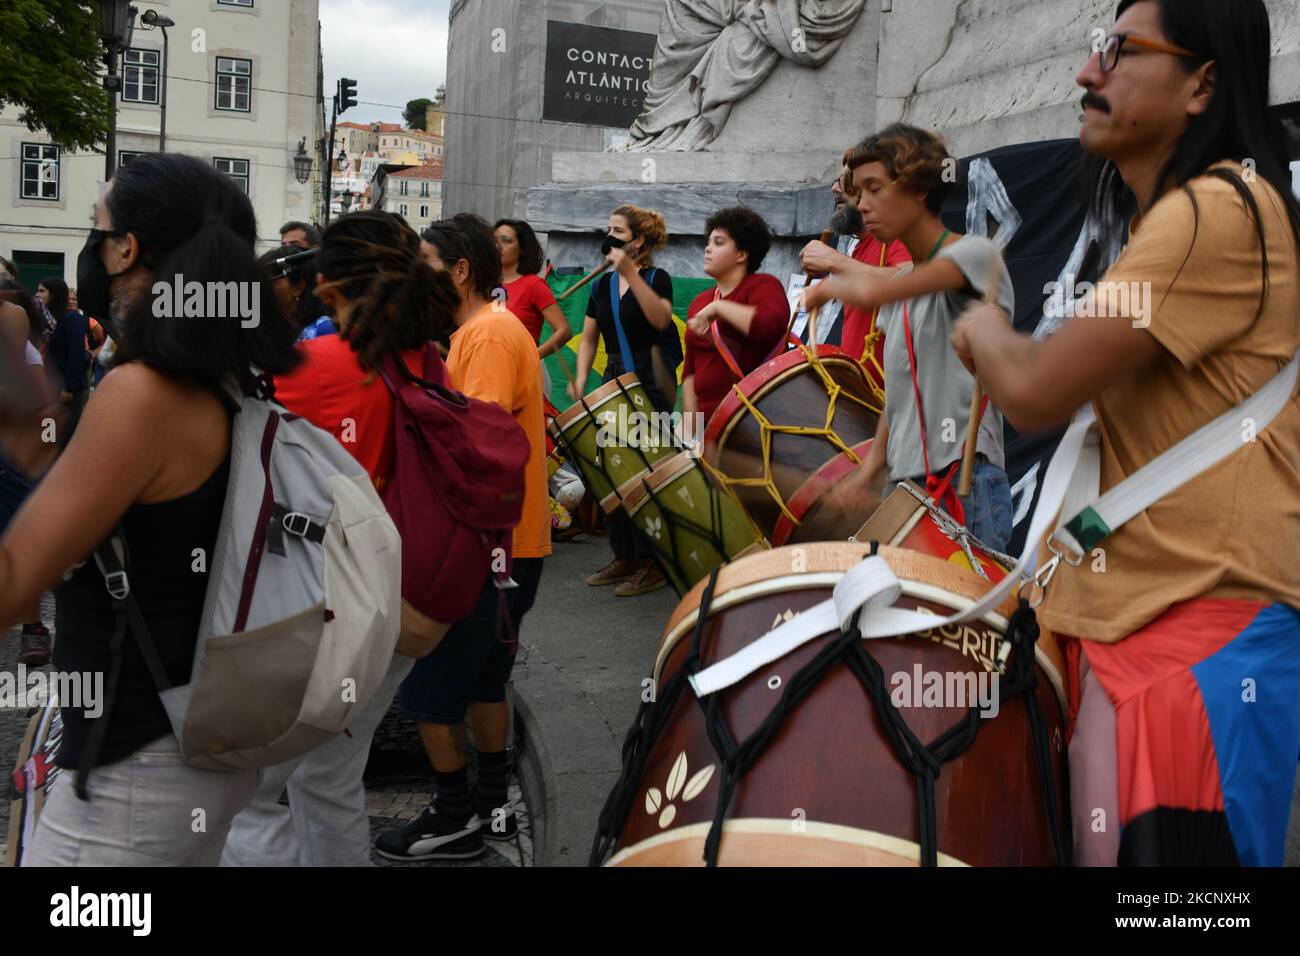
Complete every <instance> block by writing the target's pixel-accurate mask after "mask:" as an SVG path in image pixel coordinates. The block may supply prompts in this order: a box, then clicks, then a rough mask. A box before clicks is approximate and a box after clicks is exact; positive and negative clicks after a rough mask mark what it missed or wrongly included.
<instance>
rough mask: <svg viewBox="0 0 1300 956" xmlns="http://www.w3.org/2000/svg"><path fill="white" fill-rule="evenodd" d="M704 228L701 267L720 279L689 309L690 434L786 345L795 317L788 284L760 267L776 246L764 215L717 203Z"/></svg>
mask: <svg viewBox="0 0 1300 956" xmlns="http://www.w3.org/2000/svg"><path fill="white" fill-rule="evenodd" d="M704 232H705V234H706V235H707V236H708V241H707V243H706V244H705V246H704V274H705V275H707V276H708V277H709V278H711V279H713V280H714V281H716V282H717V285H716V286H715V287H714V288H712V289H706V290H705V291H703V292H701V293H700V294H699V295H698V296H696V297H695V301H694V302H692V303H691V306H690V309H688V310H687V313H686V316H687V318H686V330H687V331H686V363H685V365H684V366H683V367H682V419H683V421H684V422H685V423H686V426H685V428H684V432H685V434H686V436H687V437H688V438H703V430H702V429H699V430H696V429H695V424H696V422H695V416H696V415H697V414H698V415H699V416H700V418H701V419H702V422H707V421H708V419H709V418H710V416H712V415H713V413H714V412H715V411H716V410H717V408H718V406H719V405H720V404H721V403H722V400H723V399H724V398H725V397H726V396H727V393H729V392H730V391H731V387H732V386H733V385H734V384H735V383H736V382H739V381H740V380H741V379H742V378H744V377H745V376H746V375H748V374H749V373H750V372H752V371H753V370H754V369H756V368H758V366H760V365H762V364H763V362H765V361H766V360H767V359H768V358H769V357H771V355H772V353H773V352H774V351H775V350H776V349H778V348H779V347H780V346H781V345H782V343H783V342H784V341H785V335H786V329H788V328H789V324H790V302H789V300H788V299H787V298H786V295H785V286H783V285H782V284H781V280H780V279H778V278H777V277H776V276H773V275H768V274H766V273H763V272H759V271H758V270H759V269H760V268H761V267H762V265H763V259H764V258H765V257H766V256H767V250H768V249H770V248H771V246H772V232H771V230H770V229H769V228H768V225H767V223H766V222H764V221H763V217H762V216H760V215H759V214H758V213H756V212H754V210H752V209H748V208H746V207H744V206H732V207H731V208H729V209H719V210H718V211H717V212H715V213H714V214H713V215H712V216H710V217H709V218H708V221H707V222H705V224H704ZM702 422H701V423H702ZM697 431H698V434H697Z"/></svg>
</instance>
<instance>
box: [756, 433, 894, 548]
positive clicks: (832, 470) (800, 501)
mask: <svg viewBox="0 0 1300 956" xmlns="http://www.w3.org/2000/svg"><path fill="white" fill-rule="evenodd" d="M874 440H875V439H869V440H867V441H864V442H862V443H861V444H860V445H855V446H854V447H853V449H852V455H849V454H845V453H844V452H841V453H840V454H838V455H836V456H835V457H834V458H832V459H831V460H830V461H828V462H827V463H826V464H824V465H822V466H821V467H820V468H818V469H817V470H816V471H815V472H813V473H812V474H811V475H809V476H808V480H807V481H805V482H804V483H803V484H802V485H800V486H799V490H798V491H796V492H795V493H794V494H793V495H792V496H791V498H790V501H789V503H788V504H787V506H786V507H787V509H788V510H789V512H790V517H787V516H786V514H785V513H784V512H782V514H781V516H780V517H779V518H777V521H776V531H775V532H773V537H772V546H773V547H780V546H781V545H783V544H795V543H797V542H800V541H837V540H844V539H845V538H847V537H848V534H847V532H848V531H850V530H852V529H851V528H850V525H853V526H856V525H857V520H854V519H853V517H852V516H846V515H830V514H826V513H824V512H825V509H824V508H823V507H822V502H821V497H822V495H824V494H825V493H826V492H828V491H830V490H831V489H832V488H834V487H835V485H836V484H838V483H839V482H840V481H841V480H842V479H844V478H847V477H848V476H849V475H851V474H852V473H853V472H854V471H855V470H856V469H857V467H858V465H860V464H861V463H862V462H863V461H864V460H865V459H866V457H867V452H869V451H871V442H872V441H874ZM858 520H861V519H860V518H859V519H858Z"/></svg>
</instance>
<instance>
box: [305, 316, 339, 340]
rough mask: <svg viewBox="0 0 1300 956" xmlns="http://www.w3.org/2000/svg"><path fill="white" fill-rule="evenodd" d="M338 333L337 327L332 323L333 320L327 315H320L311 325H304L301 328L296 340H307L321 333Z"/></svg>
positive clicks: (319, 335)
mask: <svg viewBox="0 0 1300 956" xmlns="http://www.w3.org/2000/svg"><path fill="white" fill-rule="evenodd" d="M338 334H339V330H338V327H337V326H336V325H335V324H334V320H333V319H331V318H330V317H329V316H328V315H322V316H321V317H320V318H319V319H317V320H316V321H315V322H313V323H311V325H308V326H305V327H304V328H303V330H302V332H301V334H299V336H298V341H299V342H309V341H311V340H312V339H318V338H320V337H321V336H323V335H338Z"/></svg>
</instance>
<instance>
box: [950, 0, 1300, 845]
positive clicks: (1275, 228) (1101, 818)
mask: <svg viewBox="0 0 1300 956" xmlns="http://www.w3.org/2000/svg"><path fill="white" fill-rule="evenodd" d="M1269 33H1270V30H1269V22H1268V11H1267V9H1266V8H1265V6H1264V3H1263V0H1234V2H1231V3H1229V2H1226V0H1223V2H1212V0H1203V2H1196V3H1193V2H1186V0H1123V2H1121V3H1120V4H1119V9H1118V19H1117V20H1116V22H1115V26H1114V28H1113V31H1112V33H1111V34H1110V36H1109V37H1108V38H1107V40H1106V44H1105V47H1104V49H1103V51H1102V52H1100V53H1094V54H1093V55H1092V56H1091V57H1090V58H1089V59H1088V62H1087V64H1086V65H1085V66H1084V68H1083V69H1082V71H1081V72H1080V73H1079V75H1078V78H1077V82H1078V83H1079V85H1080V86H1082V87H1084V88H1085V89H1086V91H1087V92H1086V93H1085V95H1084V97H1083V100H1082V105H1083V109H1084V121H1083V130H1082V134H1081V139H1082V143H1083V147H1084V149H1085V150H1086V151H1088V152H1089V153H1091V154H1093V155H1094V156H1095V157H1098V158H1099V159H1101V160H1102V161H1103V162H1102V163H1101V164H1100V166H1099V169H1098V173H1097V186H1096V188H1095V190H1094V199H1093V203H1094V211H1103V210H1104V211H1110V212H1118V213H1121V214H1123V215H1124V216H1126V217H1131V218H1129V228H1128V238H1129V242H1128V246H1127V248H1126V249H1125V251H1124V252H1123V253H1122V254H1121V256H1120V257H1119V259H1118V260H1117V261H1116V262H1115V264H1114V265H1113V266H1112V267H1111V268H1110V270H1109V271H1108V272H1107V273H1106V275H1105V277H1104V278H1103V279H1102V281H1101V282H1100V283H1098V289H1099V290H1103V291H1107V290H1112V289H1122V290H1125V291H1126V292H1128V293H1129V294H1128V295H1126V296H1119V295H1110V294H1107V295H1106V297H1105V299H1104V300H1103V298H1102V296H1101V295H1098V296H1097V297H1095V299H1093V300H1092V301H1091V302H1090V303H1089V307H1088V308H1085V309H1081V310H1077V314H1076V315H1075V317H1072V318H1070V319H1069V320H1068V321H1067V322H1066V323H1065V325H1064V326H1063V327H1062V329H1061V331H1060V332H1059V333H1057V334H1056V335H1055V336H1054V337H1052V338H1050V339H1047V340H1045V341H1034V340H1032V339H1030V338H1028V337H1025V336H1021V335H1017V334H1016V333H1015V332H1014V331H1013V330H1012V328H1011V326H1010V325H1009V324H1008V322H1007V317H1006V315H1005V313H1004V312H1003V311H1002V310H1000V309H996V308H992V307H989V306H979V307H975V308H973V309H971V310H970V311H968V312H967V313H966V314H965V315H964V316H963V317H962V319H961V321H960V322H959V323H958V325H957V328H956V330H955V332H954V334H953V339H952V341H953V345H954V347H955V348H956V350H957V351H958V353H959V354H960V355H961V356H962V359H963V361H964V362H965V363H966V364H967V366H968V367H970V368H971V369H974V370H977V371H978V374H979V377H980V380H981V382H983V384H984V387H985V388H986V390H987V391H988V393H989V394H990V395H991V396H992V397H993V400H994V401H995V402H997V403H998V405H999V407H1001V408H1002V409H1003V410H1004V411H1005V412H1006V415H1007V418H1008V419H1009V420H1010V421H1011V422H1012V423H1013V424H1014V425H1015V426H1016V428H1018V429H1020V430H1044V429H1048V428H1053V427H1055V426H1058V425H1061V424H1064V423H1065V422H1066V421H1067V420H1068V419H1069V418H1070V416H1071V414H1072V413H1074V411H1075V410H1076V409H1077V408H1079V407H1080V406H1081V405H1083V404H1084V403H1086V402H1089V401H1091V403H1092V406H1093V409H1094V410H1095V414H1096V419H1097V423H1098V428H1099V438H1100V461H1101V464H1100V491H1101V492H1103V493H1105V492H1107V491H1109V490H1110V489H1113V488H1114V487H1115V486H1116V485H1118V484H1119V483H1120V482H1122V481H1124V479H1126V478H1128V477H1129V476H1131V475H1133V474H1134V472H1135V471H1137V470H1138V469H1139V468H1141V467H1143V466H1145V465H1147V464H1148V463H1149V462H1151V461H1152V460H1153V459H1154V458H1156V457H1157V456H1158V455H1160V454H1161V453H1163V452H1165V451H1166V450H1167V449H1169V448H1170V447H1171V446H1173V445H1175V444H1176V443H1177V442H1179V441H1180V440H1182V439H1184V438H1185V437H1187V436H1188V435H1190V434H1192V433H1193V432H1196V431H1198V430H1200V429H1201V428H1202V427H1203V426H1205V425H1207V423H1210V422H1213V421H1214V420H1216V419H1218V418H1219V416H1235V414H1236V413H1235V411H1234V410H1235V409H1236V407H1237V406H1238V405H1240V404H1241V403H1242V402H1243V401H1245V400H1246V399H1248V398H1249V397H1250V396H1252V395H1253V394H1255V393H1257V392H1259V391H1260V389H1261V388H1263V386H1264V385H1265V383H1267V382H1269V381H1270V380H1271V379H1273V378H1274V377H1275V376H1278V375H1279V373H1280V372H1281V371H1282V370H1283V369H1284V368H1286V367H1287V366H1288V363H1289V362H1290V361H1291V360H1292V358H1293V357H1294V356H1295V355H1296V354H1297V350H1298V349H1300V322H1297V313H1298V312H1300V256H1298V252H1297V249H1298V247H1300V206H1298V205H1297V203H1296V200H1295V198H1294V197H1293V196H1291V195H1290V182H1289V176H1288V174H1287V170H1286V162H1285V159H1284V158H1283V155H1282V150H1281V144H1282V143H1283V142H1284V140H1283V137H1282V131H1281V129H1280V128H1279V125H1278V123H1277V120H1276V119H1275V118H1274V117H1271V116H1270V115H1269V113H1268V93H1269V54H1270V37H1269ZM1121 221H1123V220H1121ZM1284 381H1285V380H1284ZM1225 421H1228V422H1229V424H1231V425H1232V426H1233V427H1234V429H1235V428H1236V422H1234V421H1232V420H1231V419H1230V418H1225ZM1240 428H1241V445H1240V447H1237V448H1234V449H1233V450H1232V452H1231V454H1229V456H1228V457H1227V458H1225V459H1223V460H1221V461H1219V462H1218V463H1217V464H1214V465H1211V466H1209V467H1208V468H1205V469H1204V470H1202V471H1201V472H1200V474H1198V475H1196V476H1195V477H1192V478H1190V480H1187V481H1186V483H1185V484H1182V485H1181V486H1179V487H1177V488H1176V489H1175V490H1174V491H1172V492H1170V493H1169V494H1167V495H1165V496H1164V497H1163V498H1160V499H1159V500H1158V501H1156V503H1155V504H1153V505H1150V506H1149V507H1147V508H1146V509H1145V510H1144V511H1141V512H1139V513H1138V514H1137V515H1136V516H1135V517H1133V518H1131V519H1129V520H1128V521H1127V522H1125V523H1123V524H1122V525H1120V526H1118V527H1117V528H1116V529H1115V530H1114V531H1112V532H1111V533H1110V534H1109V535H1108V536H1105V537H1102V538H1100V546H1098V547H1096V549H1095V550H1092V551H1091V552H1090V554H1088V555H1086V556H1085V560H1083V561H1082V563H1080V564H1079V565H1078V566H1068V565H1066V564H1063V563H1062V564H1059V565H1058V566H1056V571H1055V576H1054V578H1053V580H1051V582H1050V584H1049V585H1048V587H1047V591H1046V596H1045V600H1044V603H1043V605H1042V606H1041V608H1040V609H1039V618H1040V620H1041V621H1042V623H1043V624H1044V625H1045V626H1046V627H1048V628H1050V629H1051V630H1052V631H1053V632H1055V633H1056V634H1058V635H1069V636H1070V638H1067V639H1066V640H1065V641H1064V642H1063V646H1064V647H1065V648H1068V650H1069V652H1070V653H1069V655H1068V659H1069V660H1070V662H1071V667H1070V672H1071V673H1070V677H1069V680H1068V681H1067V683H1068V684H1069V685H1070V691H1071V710H1072V714H1071V716H1072V718H1073V721H1074V725H1073V733H1072V738H1071V742H1070V773H1071V802H1072V807H1073V814H1074V835H1075V852H1076V859H1077V860H1078V862H1081V863H1088V864H1097V865H1114V864H1115V863H1117V862H1118V863H1120V864H1172V865H1223V864H1238V863H1240V864H1248V865H1249V864H1254V865H1265V866H1277V865H1280V864H1281V863H1282V859H1283V852H1284V847H1285V844H1286V836H1287V819H1288V812H1289V810H1290V807H1291V799H1292V788H1293V786H1294V784H1295V775H1296V755H1297V753H1300V612H1297V610H1296V609H1297V607H1300V561H1298V560H1297V559H1300V553H1298V551H1300V545H1298V542H1300V409H1297V407H1296V403H1295V400H1294V396H1292V398H1291V400H1290V401H1288V402H1286V404H1285V405H1284V406H1283V408H1282V410H1281V412H1279V413H1278V414H1277V416H1276V417H1275V418H1273V419H1272V421H1271V422H1269V423H1268V424H1267V426H1266V427H1265V426H1261V428H1260V430H1259V431H1258V434H1255V429H1254V428H1253V426H1252V423H1251V422H1249V421H1242V422H1241V426H1240ZM1236 438H1237V436H1236V435H1230V436H1229V441H1230V442H1235V440H1236ZM1130 487H1131V486H1130ZM1067 517H1068V516H1067ZM1106 530H1109V529H1106Z"/></svg>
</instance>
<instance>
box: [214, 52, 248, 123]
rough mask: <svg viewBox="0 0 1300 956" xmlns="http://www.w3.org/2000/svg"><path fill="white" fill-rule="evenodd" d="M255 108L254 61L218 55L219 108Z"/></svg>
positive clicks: (243, 111)
mask: <svg viewBox="0 0 1300 956" xmlns="http://www.w3.org/2000/svg"><path fill="white" fill-rule="evenodd" d="M252 108H253V61H252V60H237V59H235V58H234V57H229V56H219V57H217V109H219V110H234V111H236V112H239V113H248V112H251V111H252Z"/></svg>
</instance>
